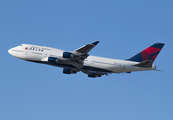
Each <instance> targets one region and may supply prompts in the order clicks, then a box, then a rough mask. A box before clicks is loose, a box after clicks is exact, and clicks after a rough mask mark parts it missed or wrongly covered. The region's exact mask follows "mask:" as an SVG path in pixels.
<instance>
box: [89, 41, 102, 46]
mask: <svg viewBox="0 0 173 120" xmlns="http://www.w3.org/2000/svg"><path fill="white" fill-rule="evenodd" d="M99 42H100V41H96V42H93V43H91V44H94V45H97V44H98V43H99Z"/></svg>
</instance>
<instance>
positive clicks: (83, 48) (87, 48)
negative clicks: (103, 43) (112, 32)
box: [75, 41, 99, 54]
mask: <svg viewBox="0 0 173 120" xmlns="http://www.w3.org/2000/svg"><path fill="white" fill-rule="evenodd" d="M98 43H99V41H96V42H93V43H91V44H87V45H85V46H83V47H81V48H79V49H77V50H75V52H80V53H83V54H87V53H88V52H89V51H90V50H91V49H92V48H93V47H95V46H96V45H97V44H98Z"/></svg>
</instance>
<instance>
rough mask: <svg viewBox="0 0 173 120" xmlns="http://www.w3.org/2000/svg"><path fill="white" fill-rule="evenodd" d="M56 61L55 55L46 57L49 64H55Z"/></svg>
mask: <svg viewBox="0 0 173 120" xmlns="http://www.w3.org/2000/svg"><path fill="white" fill-rule="evenodd" d="M58 62H59V60H58V59H57V58H55V57H49V58H48V63H49V64H56V63H58Z"/></svg>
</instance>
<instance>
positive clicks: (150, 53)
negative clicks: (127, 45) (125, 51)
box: [128, 43, 165, 62]
mask: <svg viewBox="0 0 173 120" xmlns="http://www.w3.org/2000/svg"><path fill="white" fill-rule="evenodd" d="M164 45H165V44H164V43H155V44H153V45H152V46H150V47H148V48H146V49H145V50H143V51H142V52H140V53H138V54H137V55H135V56H133V57H131V58H130V59H128V60H130V61H135V62H143V61H146V60H152V61H154V60H155V59H156V57H157V55H158V54H159V52H160V51H161V49H162V48H163V46H164Z"/></svg>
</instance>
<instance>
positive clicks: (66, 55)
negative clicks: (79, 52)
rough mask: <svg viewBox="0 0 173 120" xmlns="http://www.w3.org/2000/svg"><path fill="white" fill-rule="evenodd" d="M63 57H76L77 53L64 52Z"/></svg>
mask: <svg viewBox="0 0 173 120" xmlns="http://www.w3.org/2000/svg"><path fill="white" fill-rule="evenodd" d="M62 56H63V58H74V57H75V55H74V54H72V53H70V52H63V55H62Z"/></svg>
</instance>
